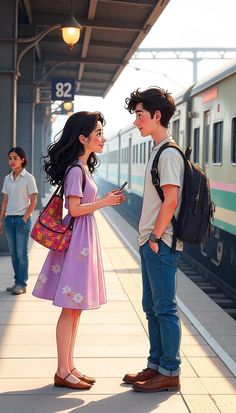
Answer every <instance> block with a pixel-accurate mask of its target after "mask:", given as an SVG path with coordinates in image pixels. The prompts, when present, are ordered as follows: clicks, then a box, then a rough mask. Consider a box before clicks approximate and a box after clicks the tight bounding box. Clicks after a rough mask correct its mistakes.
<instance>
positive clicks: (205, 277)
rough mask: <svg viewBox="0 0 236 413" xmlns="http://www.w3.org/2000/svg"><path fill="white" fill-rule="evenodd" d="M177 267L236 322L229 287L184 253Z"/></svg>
mask: <svg viewBox="0 0 236 413" xmlns="http://www.w3.org/2000/svg"><path fill="white" fill-rule="evenodd" d="M178 267H179V268H180V270H181V271H182V272H183V273H184V274H185V275H186V276H187V277H188V278H189V279H190V280H192V281H193V282H194V283H195V284H196V285H197V286H198V287H199V288H201V290H202V291H204V292H205V293H206V294H207V295H208V296H209V297H210V298H211V299H212V300H213V301H215V303H216V304H218V305H219V306H220V307H221V308H223V309H224V311H225V312H226V313H228V314H229V315H230V316H231V317H232V318H234V319H235V320H236V295H235V293H234V291H232V290H231V289H230V288H229V286H227V285H225V284H224V283H223V282H222V280H220V279H219V278H218V277H217V276H216V275H215V274H213V273H212V272H211V271H209V270H208V269H207V268H205V267H203V266H202V265H201V264H199V263H198V262H197V261H195V260H194V259H193V258H192V257H190V256H189V255H187V254H186V253H183V254H182V256H181V258H180V261H179V265H178Z"/></svg>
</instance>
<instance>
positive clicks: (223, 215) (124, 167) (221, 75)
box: [98, 61, 236, 293]
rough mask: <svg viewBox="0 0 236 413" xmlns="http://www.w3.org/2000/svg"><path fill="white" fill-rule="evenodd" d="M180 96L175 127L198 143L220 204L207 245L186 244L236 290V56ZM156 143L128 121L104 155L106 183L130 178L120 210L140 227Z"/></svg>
mask: <svg viewBox="0 0 236 413" xmlns="http://www.w3.org/2000/svg"><path fill="white" fill-rule="evenodd" d="M175 101H176V112H175V114H174V116H173V118H172V120H171V123H170V132H171V133H172V135H173V137H174V139H175V140H176V142H177V143H178V144H179V145H180V146H181V147H182V148H183V149H185V148H186V147H187V146H191V147H192V149H193V151H192V160H193V161H194V162H195V163H197V164H199V166H200V167H201V168H202V169H203V170H204V171H205V172H206V174H207V176H208V177H209V180H210V185H211V196H212V200H213V201H214V203H215V205H216V212H215V220H214V223H213V224H214V225H213V228H212V236H211V238H210V240H209V241H207V242H205V243H204V244H202V245H201V246H191V245H189V244H186V245H185V251H186V252H187V253H188V254H190V255H192V256H193V257H194V258H195V259H197V260H198V261H199V262H201V263H202V264H203V266H204V267H206V268H208V269H209V270H211V271H212V272H213V273H214V274H215V275H216V277H219V279H220V280H223V282H225V284H226V285H230V286H231V288H234V289H235V293H236V62H235V61H233V62H232V61H231V62H230V63H229V64H228V65H226V66H225V67H224V68H222V69H221V70H217V71H216V72H214V73H212V74H210V75H209V76H207V77H206V78H204V79H203V80H201V81H199V82H196V83H195V84H193V85H191V86H190V87H189V88H187V89H185V90H184V91H183V92H182V93H180V94H179V95H178V96H176V98H175ZM152 146H153V141H152V139H151V137H146V138H142V137H141V135H140V133H139V131H138V129H137V128H135V127H134V126H128V127H127V128H124V129H121V130H120V131H119V132H118V133H117V134H116V135H115V136H113V137H112V139H110V140H109V141H108V145H107V152H106V153H104V154H103V155H102V156H101V157H102V165H103V169H102V170H101V171H100V172H99V177H100V178H99V177H98V178H99V179H100V184H102V185H103V186H104V189H105V188H106V189H107V188H113V187H116V186H119V185H120V184H122V182H123V181H124V180H128V183H129V184H128V188H127V190H126V195H127V203H126V205H125V206H124V205H122V207H119V211H120V213H121V214H122V215H125V216H128V217H129V218H130V217H132V219H131V221H132V222H131V223H133V225H134V226H136V227H137V223H138V220H139V216H140V211H141V203H142V193H143V183H144V172H145V166H146V163H147V159H148V157H149V154H150V152H151V148H152ZM114 154H116V155H114ZM116 162H117V163H116Z"/></svg>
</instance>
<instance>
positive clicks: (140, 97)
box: [125, 87, 175, 128]
mask: <svg viewBox="0 0 236 413" xmlns="http://www.w3.org/2000/svg"><path fill="white" fill-rule="evenodd" d="M125 103H126V106H125V109H127V110H128V111H129V112H130V113H134V111H135V108H136V106H137V104H138V103H142V105H143V109H145V110H147V111H148V112H149V113H150V114H151V117H152V118H153V116H154V114H155V112H156V111H157V110H159V111H160V112H161V120H160V122H161V125H162V126H164V127H165V128H167V127H168V123H169V120H170V119H171V117H172V116H173V115H174V113H175V102H174V99H173V97H172V96H171V94H170V93H169V92H167V91H165V90H164V89H161V88H160V87H151V88H149V89H147V90H144V91H143V92H141V91H140V89H137V90H135V91H134V92H132V93H131V95H130V97H129V98H126V99H125Z"/></svg>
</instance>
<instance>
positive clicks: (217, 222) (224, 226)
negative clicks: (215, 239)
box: [212, 219, 236, 235]
mask: <svg viewBox="0 0 236 413" xmlns="http://www.w3.org/2000/svg"><path fill="white" fill-rule="evenodd" d="M212 224H213V225H214V227H218V228H221V229H223V230H224V231H227V232H230V233H231V234H233V235H236V226H235V225H230V224H228V223H227V222H224V221H221V220H220V219H214V221H213V223H212Z"/></svg>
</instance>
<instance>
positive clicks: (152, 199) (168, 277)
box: [123, 88, 184, 392]
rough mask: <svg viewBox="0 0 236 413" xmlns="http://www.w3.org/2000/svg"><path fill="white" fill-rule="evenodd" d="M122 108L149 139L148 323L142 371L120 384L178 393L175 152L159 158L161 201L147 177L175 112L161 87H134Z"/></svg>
mask: <svg viewBox="0 0 236 413" xmlns="http://www.w3.org/2000/svg"><path fill="white" fill-rule="evenodd" d="M126 109H127V110H128V111H129V112H130V113H135V114H136V120H135V122H134V125H135V126H137V128H138V129H139V130H140V133H141V135H142V137H146V136H150V135H151V136H152V138H153V140H154V142H155V147H154V148H153V150H152V152H151V155H150V159H149V161H148V164H147V168H146V174H145V183H144V194H143V206H142V213H141V218H140V222H139V236H138V244H139V252H140V256H141V268H142V283H143V297H142V305H143V311H144V312H145V313H146V318H147V320H148V332H149V341H150V353H149V357H148V363H147V368H145V369H144V370H143V371H141V372H139V373H137V374H126V375H125V377H124V378H123V380H124V382H125V383H128V384H133V389H134V390H136V391H141V392H158V391H162V390H170V391H175V390H179V389H180V380H179V374H180V363H181V360H180V355H179V347H180V336H181V331H180V322H179V316H178V308H177V304H176V297H175V294H176V270H177V263H178V260H179V257H180V251H182V248H183V245H182V242H181V241H179V240H177V244H176V250H175V251H172V250H171V246H172V238H173V227H172V224H171V218H172V216H173V215H175V217H177V216H178V212H179V207H180V203H181V194H182V187H183V177H184V162H183V159H182V157H181V154H180V153H179V152H178V151H177V150H176V149H174V148H167V149H165V150H164V151H163V152H162V154H161V155H160V159H159V162H158V172H159V176H160V186H161V188H162V190H163V194H164V202H163V203H162V202H161V200H160V198H159V196H158V194H157V192H156V189H155V187H154V185H153V184H152V179H151V168H152V163H153V160H154V158H155V155H156V153H157V151H158V149H159V148H160V147H161V146H162V145H163V144H165V143H166V142H171V141H173V139H172V137H171V136H170V135H169V134H168V129H167V128H168V123H169V120H170V118H171V117H172V116H173V114H174V112H175V103H174V100H173V98H172V97H171V95H170V94H169V93H168V92H165V91H164V90H163V89H160V88H150V89H147V90H145V91H143V92H141V91H140V90H139V89H138V90H136V91H135V92H133V93H132V94H131V95H130V98H127V99H126Z"/></svg>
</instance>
